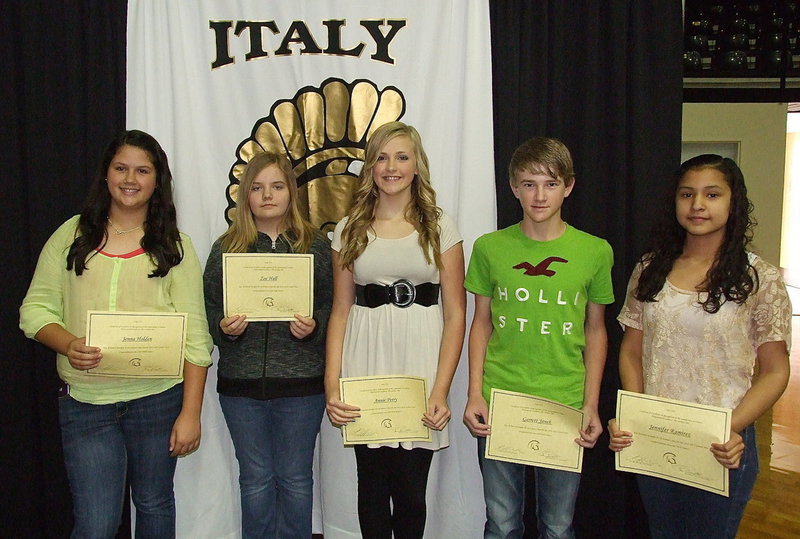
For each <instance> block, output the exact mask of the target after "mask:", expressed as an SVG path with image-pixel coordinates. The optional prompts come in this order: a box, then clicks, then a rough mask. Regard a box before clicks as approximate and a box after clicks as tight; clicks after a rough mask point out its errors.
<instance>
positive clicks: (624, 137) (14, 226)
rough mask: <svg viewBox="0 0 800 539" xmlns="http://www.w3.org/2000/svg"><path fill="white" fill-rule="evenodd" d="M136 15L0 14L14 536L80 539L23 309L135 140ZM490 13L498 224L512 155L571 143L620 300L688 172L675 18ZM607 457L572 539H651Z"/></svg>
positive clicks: (561, 6) (604, 405)
mask: <svg viewBox="0 0 800 539" xmlns="http://www.w3.org/2000/svg"><path fill="white" fill-rule="evenodd" d="M126 9H127V4H126V1H125V0H105V1H100V0H96V1H90V0H63V1H61V2H51V1H47V2H46V1H44V0H6V1H5V2H3V3H2V4H0V51H2V52H0V54H2V64H1V65H2V67H0V70H2V71H0V74H1V75H2V79H3V80H2V85H0V102H2V108H0V111H1V112H0V114H2V130H0V133H2V134H0V137H2V139H0V142H2V143H1V144H0V148H1V149H0V151H2V157H3V159H2V162H3V163H4V164H5V168H4V172H5V174H4V180H5V182H4V187H5V189H4V196H3V201H2V207H3V210H4V213H5V217H4V219H3V222H4V228H3V233H2V234H0V236H2V237H1V238H0V241H2V246H3V251H2V252H3V254H4V256H5V258H6V260H8V261H9V263H7V264H6V270H5V272H8V273H5V272H4V276H5V278H6V279H5V282H6V287H5V288H6V291H5V293H4V294H2V298H1V300H2V310H1V311H0V312H2V323H3V326H2V327H3V335H4V336H5V339H4V343H6V344H7V347H6V349H5V354H4V356H5V357H4V360H3V361H0V365H1V367H0V369H2V371H0V380H2V382H0V383H2V386H1V387H2V391H0V394H1V395H2V399H3V408H2V410H3V414H2V418H3V420H2V424H0V427H1V428H0V444H2V447H1V448H0V454H2V461H0V472H1V473H2V476H0V481H2V482H0V484H2V485H3V489H2V498H0V536H3V537H23V536H24V537H67V536H68V535H69V530H70V528H71V520H72V518H71V514H70V512H71V505H70V501H69V492H68V489H67V485H66V478H65V473H64V469H63V464H62V459H61V449H60V435H59V430H58V416H57V400H56V389H57V387H58V378H57V376H56V373H55V365H54V361H53V353H52V352H50V351H48V350H46V349H44V348H43V347H41V346H39V345H37V344H35V343H33V342H32V341H28V340H27V339H25V337H24V336H23V335H22V333H21V332H20V331H19V329H18V327H17V325H18V308H19V304H20V302H21V300H22V297H23V296H24V294H25V291H26V289H27V286H28V284H29V281H30V276H31V275H32V273H33V269H34V267H35V264H36V260H37V258H38V255H39V251H40V250H41V248H42V245H43V244H44V242H45V241H46V240H47V238H48V237H49V235H50V234H51V233H52V232H53V231H54V230H55V229H56V227H58V225H60V224H61V223H62V222H63V221H64V220H66V219H67V218H68V217H69V216H71V215H73V214H75V213H76V212H77V211H78V209H79V208H80V205H81V203H82V200H83V198H84V196H85V193H86V188H87V185H88V183H89V180H90V178H91V177H92V176H93V174H94V172H95V167H96V164H97V159H98V157H99V155H100V152H101V151H102V148H103V146H104V145H105V143H106V142H107V141H108V140H109V139H110V138H111V137H112V136H113V134H114V133H116V132H117V131H118V130H120V129H122V128H123V127H124V125H125V46H126V39H125V35H126ZM490 9H491V18H492V20H491V25H492V62H493V77H494V80H493V86H494V125H495V160H496V170H497V197H498V226H507V225H509V224H511V223H514V222H516V221H518V220H519V219H520V217H521V211H520V208H519V204H518V202H517V201H516V199H514V198H513V196H512V195H511V192H510V190H509V188H508V183H507V173H506V166H507V163H508V160H509V158H510V156H511V153H512V152H513V150H514V148H515V147H516V146H517V145H518V144H519V143H520V142H521V141H523V140H525V139H526V138H529V137H531V136H535V135H550V136H555V137H558V138H560V139H562V140H563V141H564V142H565V143H566V144H567V146H568V147H569V148H570V149H571V150H572V152H573V156H574V159H575V163H576V171H577V175H578V178H577V184H576V188H575V191H574V192H573V194H572V195H571V196H570V197H569V198H568V199H567V202H566V205H565V217H566V219H567V220H568V221H569V222H570V223H571V224H573V225H575V226H577V227H578V228H581V229H583V230H586V231H587V232H590V233H592V234H596V235H598V236H601V237H604V238H606V239H608V240H609V242H610V243H611V245H612V246H613V247H614V251H615V256H616V259H615V268H614V283H615V289H616V293H617V297H618V298H621V297H622V294H623V293H624V285H625V281H626V279H627V276H628V274H629V273H630V271H631V269H632V267H633V263H634V261H635V258H636V257H637V256H638V255H639V254H640V253H641V251H642V249H643V248H644V247H645V243H646V237H647V231H648V230H649V228H650V224H651V215H652V214H653V212H654V209H655V208H656V204H657V201H658V200H660V198H659V197H658V195H657V194H660V193H661V192H662V191H663V189H664V186H665V185H666V180H665V178H666V177H667V176H668V174H669V172H671V170H672V169H674V168H675V167H676V165H677V162H678V159H679V156H680V121H681V86H682V83H681V77H682V73H681V41H682V39H681V35H682V33H681V32H682V30H681V6H680V3H679V2H674V1H669V2H668V1H663V0H660V1H654V2H627V1H623V0H613V1H608V0H606V1H603V0H593V1H588V0H587V1H581V2H562V1H560V0H550V1H544V0H541V1H538V2H527V1H519V2H512V1H507V0H504V1H499V0H498V1H492V2H490ZM618 309H619V303H618V304H616V305H614V306H611V307H609V309H608V320H609V326H608V327H609V334H610V336H611V345H610V353H609V360H608V367H607V369H606V377H605V380H604V387H603V394H602V396H601V416H602V418H603V419H604V420H606V419H607V418H609V417H611V415H613V402H614V398H615V393H614V392H615V390H616V388H617V387H618V385H619V384H618V373H617V369H616V349H617V346H618V343H619V330H618V328H617V325H616V323H615V322H613V317H614V316H615V315H616V313H617V312H618ZM606 446H607V438H605V437H604V438H603V439H602V440H601V442H600V443H599V444H598V448H596V449H594V450H592V451H587V452H586V456H585V464H584V474H583V481H582V488H581V494H580V496H579V500H578V509H577V514H576V528H577V532H578V534H579V536H581V537H641V536H643V535H645V534H646V531H644V521H643V518H642V516H641V508H640V506H639V505H638V495H637V493H636V491H635V487H634V485H633V484H632V482H631V481H630V478H629V477H625V476H624V474H617V473H616V472H614V471H613V459H612V457H611V453H610V452H608V451H607V450H605V447H606ZM529 529H530V527H529Z"/></svg>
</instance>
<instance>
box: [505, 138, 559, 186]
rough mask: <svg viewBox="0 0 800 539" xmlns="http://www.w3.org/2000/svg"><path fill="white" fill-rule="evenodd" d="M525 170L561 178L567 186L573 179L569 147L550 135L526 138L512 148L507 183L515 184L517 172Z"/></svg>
mask: <svg viewBox="0 0 800 539" xmlns="http://www.w3.org/2000/svg"><path fill="white" fill-rule="evenodd" d="M525 171H527V172H531V173H533V174H545V175H548V176H551V177H553V178H561V179H562V180H564V183H565V184H566V185H567V186H569V185H570V184H572V182H573V181H574V180H575V170H574V169H573V168H572V155H571V154H570V152H569V149H568V148H567V147H566V146H565V145H564V143H563V142H561V141H560V140H558V139H555V138H551V137H534V138H532V139H528V140H526V141H525V142H523V143H522V144H520V145H519V146H518V147H517V149H516V150H514V155H512V156H511V162H510V163H509V164H508V181H509V183H511V185H516V180H517V179H516V175H517V173H518V172H525Z"/></svg>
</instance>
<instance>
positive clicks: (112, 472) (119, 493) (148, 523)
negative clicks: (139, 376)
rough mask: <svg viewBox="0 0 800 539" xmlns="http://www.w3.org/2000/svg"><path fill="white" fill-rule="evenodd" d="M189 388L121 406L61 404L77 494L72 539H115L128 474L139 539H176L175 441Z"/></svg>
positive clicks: (71, 480)
mask: <svg viewBox="0 0 800 539" xmlns="http://www.w3.org/2000/svg"><path fill="white" fill-rule="evenodd" d="M182 403H183V384H178V385H176V386H174V387H172V388H170V389H167V390H166V391H164V392H162V393H158V394H156V395H150V396H148V397H142V398H140V399H135V400H132V401H128V402H118V403H115V404H87V403H84V402H79V401H76V400H75V399H73V398H72V397H69V396H66V397H62V398H61V399H59V416H60V421H61V438H62V441H63V444H64V464H65V465H66V469H67V477H68V478H69V488H70V491H71V492H72V503H73V507H74V509H73V512H74V515H75V528H74V529H73V530H72V537H76V538H77V537H80V538H81V539H84V538H107V537H114V536H115V535H116V533H117V528H119V523H120V519H121V517H122V503H123V499H124V498H123V497H124V488H125V476H126V471H127V474H128V477H129V479H130V483H131V498H132V499H133V503H134V505H135V506H136V537H137V538H159V539H161V538H169V537H175V496H174V494H173V487H172V478H173V475H174V474H175V464H176V457H171V456H170V455H169V437H170V433H171V432H172V426H173V424H174V423H175V419H176V418H177V417H178V413H180V411H181V406H182Z"/></svg>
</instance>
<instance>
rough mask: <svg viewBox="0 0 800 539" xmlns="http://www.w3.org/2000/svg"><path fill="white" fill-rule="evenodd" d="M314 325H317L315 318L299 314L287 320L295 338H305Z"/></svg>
mask: <svg viewBox="0 0 800 539" xmlns="http://www.w3.org/2000/svg"><path fill="white" fill-rule="evenodd" d="M315 327H317V321H316V320H314V319H313V318H310V317H306V316H302V315H299V314H295V315H294V320H292V321H291V322H289V331H291V332H292V335H293V336H294V338H295V339H305V338H306V337H308V336H309V335H311V332H312V331H314V328H315Z"/></svg>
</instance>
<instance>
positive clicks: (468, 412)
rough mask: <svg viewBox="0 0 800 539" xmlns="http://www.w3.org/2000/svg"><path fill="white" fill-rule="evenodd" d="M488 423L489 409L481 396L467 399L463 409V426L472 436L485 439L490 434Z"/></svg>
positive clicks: (490, 428) (490, 429)
mask: <svg viewBox="0 0 800 539" xmlns="http://www.w3.org/2000/svg"><path fill="white" fill-rule="evenodd" d="M488 421H489V407H488V406H486V399H484V398H483V395H478V396H475V397H469V399H468V400H467V406H466V408H464V424H465V425H466V426H467V428H468V429H469V431H470V432H471V433H472V435H473V436H480V437H482V438H485V437H486V436H488V435H489V434H491V433H492V427H491V425H489V424H487V423H488Z"/></svg>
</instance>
